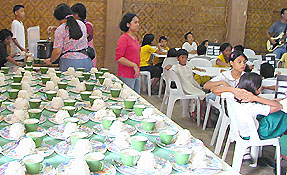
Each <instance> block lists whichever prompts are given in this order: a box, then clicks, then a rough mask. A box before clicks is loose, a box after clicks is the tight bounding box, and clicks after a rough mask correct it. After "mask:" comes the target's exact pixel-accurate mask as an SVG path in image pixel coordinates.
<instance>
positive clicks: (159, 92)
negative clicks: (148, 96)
mask: <svg viewBox="0 0 287 175" xmlns="http://www.w3.org/2000/svg"><path fill="white" fill-rule="evenodd" d="M162 84H163V78H162V77H160V80H159V89H158V96H157V97H158V98H160V96H161V91H162Z"/></svg>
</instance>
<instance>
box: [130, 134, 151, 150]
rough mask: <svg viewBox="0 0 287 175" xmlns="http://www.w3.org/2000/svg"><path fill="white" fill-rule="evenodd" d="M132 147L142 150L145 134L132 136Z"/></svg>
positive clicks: (145, 141) (146, 139)
mask: <svg viewBox="0 0 287 175" xmlns="http://www.w3.org/2000/svg"><path fill="white" fill-rule="evenodd" d="M131 141H132V147H133V148H134V149H135V150H137V151H143V150H144V147H145V145H146V143H147V141H148V138H147V137H145V136H132V137H131Z"/></svg>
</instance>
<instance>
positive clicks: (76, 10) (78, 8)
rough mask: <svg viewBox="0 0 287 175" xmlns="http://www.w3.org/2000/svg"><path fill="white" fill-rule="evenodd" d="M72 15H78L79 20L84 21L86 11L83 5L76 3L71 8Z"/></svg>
mask: <svg viewBox="0 0 287 175" xmlns="http://www.w3.org/2000/svg"><path fill="white" fill-rule="evenodd" d="M71 9H72V11H73V13H74V14H78V15H79V17H80V18H81V21H84V20H85V19H86V18H87V9H86V7H85V5H84V4H82V3H77V4H75V5H73V6H72V7H71Z"/></svg>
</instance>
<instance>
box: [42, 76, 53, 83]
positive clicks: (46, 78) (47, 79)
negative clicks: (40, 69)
mask: <svg viewBox="0 0 287 175" xmlns="http://www.w3.org/2000/svg"><path fill="white" fill-rule="evenodd" d="M50 80H51V78H50V77H47V76H42V83H43V84H46V83H47V81H50Z"/></svg>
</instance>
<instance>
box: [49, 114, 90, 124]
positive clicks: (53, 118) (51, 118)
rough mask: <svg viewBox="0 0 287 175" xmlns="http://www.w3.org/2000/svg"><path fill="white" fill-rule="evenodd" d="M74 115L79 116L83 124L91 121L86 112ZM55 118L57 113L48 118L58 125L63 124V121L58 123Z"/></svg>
mask: <svg viewBox="0 0 287 175" xmlns="http://www.w3.org/2000/svg"><path fill="white" fill-rule="evenodd" d="M73 117H75V118H78V119H79V120H80V123H81V124H84V123H87V122H88V121H89V117H88V115H86V114H79V113H78V114H75V115H74V116H73ZM55 119H56V114H53V115H52V116H49V117H48V120H49V121H50V122H52V123H55V124H58V125H59V124H63V123H58V122H57V121H56V120H55Z"/></svg>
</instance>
